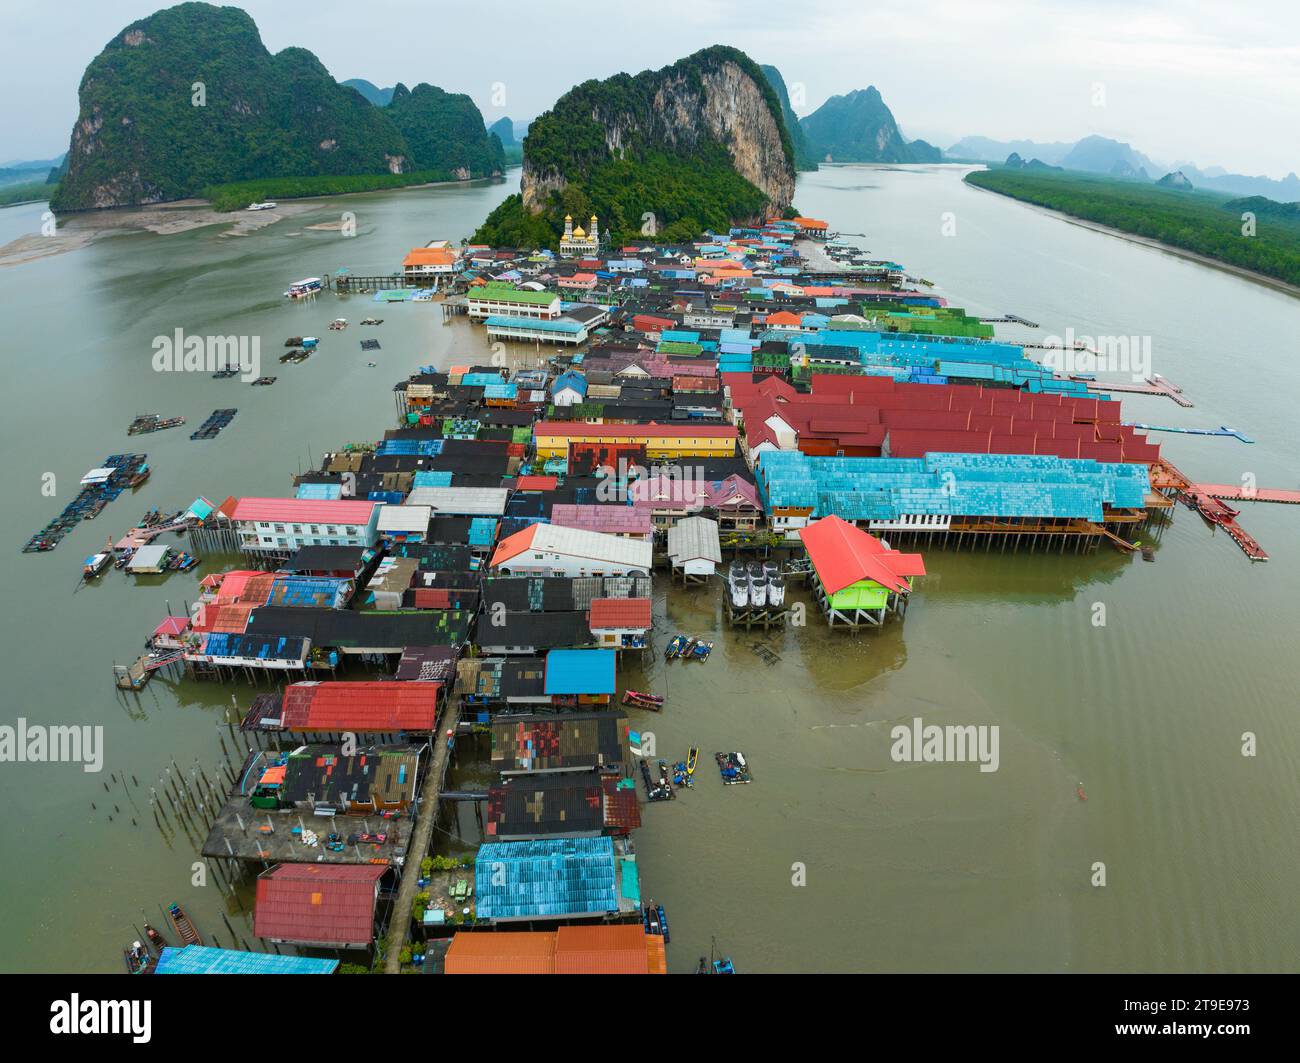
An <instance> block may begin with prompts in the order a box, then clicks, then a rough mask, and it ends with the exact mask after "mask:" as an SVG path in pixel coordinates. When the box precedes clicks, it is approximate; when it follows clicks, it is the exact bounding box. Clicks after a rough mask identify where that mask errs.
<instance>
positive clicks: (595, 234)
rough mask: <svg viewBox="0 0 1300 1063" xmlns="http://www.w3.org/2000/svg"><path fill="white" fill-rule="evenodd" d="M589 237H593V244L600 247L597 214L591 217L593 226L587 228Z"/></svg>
mask: <svg viewBox="0 0 1300 1063" xmlns="http://www.w3.org/2000/svg"><path fill="white" fill-rule="evenodd" d="M587 235H588V236H590V237H591V241H592V243H593V244H595V245H596V246H597V247H599V246H600V227H599V226H598V225H597V224H596V215H595V214H593V215H592V216H591V225H590V226H588V228H587Z"/></svg>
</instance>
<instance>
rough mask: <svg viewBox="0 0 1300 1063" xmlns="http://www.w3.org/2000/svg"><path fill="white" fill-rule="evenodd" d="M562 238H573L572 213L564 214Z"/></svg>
mask: <svg viewBox="0 0 1300 1063" xmlns="http://www.w3.org/2000/svg"><path fill="white" fill-rule="evenodd" d="M564 239H566V240H572V239H573V215H572V214H566V215H565V216H564Z"/></svg>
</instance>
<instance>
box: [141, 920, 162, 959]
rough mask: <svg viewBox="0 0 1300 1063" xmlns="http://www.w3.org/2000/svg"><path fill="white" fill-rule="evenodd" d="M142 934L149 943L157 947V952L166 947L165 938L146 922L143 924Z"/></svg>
mask: <svg viewBox="0 0 1300 1063" xmlns="http://www.w3.org/2000/svg"><path fill="white" fill-rule="evenodd" d="M144 936H145V938H146V940H147V941H148V943H149V945H150V946H152V947H153V948H155V949H157V950H158V951H159V952H162V950H163V949H165V948H166V947H167V939H166V938H165V937H163V936H162V935H161V934H160V933H158V931H157V930H155V929H154V928H153V927H152V926H151V925H150V924H148V923H145V924H144Z"/></svg>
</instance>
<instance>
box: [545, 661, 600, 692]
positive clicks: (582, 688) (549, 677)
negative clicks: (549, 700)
mask: <svg viewBox="0 0 1300 1063" xmlns="http://www.w3.org/2000/svg"><path fill="white" fill-rule="evenodd" d="M615 657H616V652H615V651H614V650H551V652H550V653H548V654H547V655H546V683H545V686H544V688H543V692H544V693H546V694H613V693H614V692H615V690H616V689H617V686H616V684H615V682H614V659H615Z"/></svg>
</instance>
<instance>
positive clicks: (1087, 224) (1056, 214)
mask: <svg viewBox="0 0 1300 1063" xmlns="http://www.w3.org/2000/svg"><path fill="white" fill-rule="evenodd" d="M962 184H963V185H965V186H966V187H967V188H973V189H975V190H976V191H977V192H986V193H988V194H989V195H991V196H998V197H999V198H1001V199H1006V200H1010V201H1011V202H1012V203H1018V204H1020V206H1022V207H1028V208H1029V209H1030V210H1036V211H1038V212H1039V213H1041V214H1047V215H1050V216H1051V217H1053V218H1057V219H1059V220H1060V221H1064V222H1068V223H1069V224H1071V225H1077V226H1078V227H1079V228H1081V229H1090V230H1091V231H1092V232H1095V233H1101V234H1102V235H1103V236H1114V237H1117V238H1119V239H1121V240H1126V241H1128V242H1129V243H1131V244H1137V245H1139V246H1141V247H1148V248H1151V249H1152V250H1154V251H1164V252H1166V253H1167V254H1170V255H1174V256H1175V257H1177V258H1182V259H1186V260H1187V261H1189V262H1196V263H1199V264H1200V265H1202V266H1209V267H1210V268H1211V269H1217V270H1219V271H1221V272H1223V273H1231V274H1232V275H1233V276H1236V277H1240V278H1241V279H1242V280H1246V281H1251V282H1253V283H1255V284H1259V285H1263V286H1264V287H1265V288H1272V289H1273V290H1274V291H1276V292H1280V293H1281V294H1283V295H1289V296H1291V297H1292V298H1293V299H1300V285H1296V284H1289V283H1288V282H1287V281H1284V280H1279V279H1278V278H1277V277H1270V276H1269V275H1268V274H1266V273H1259V272H1257V271H1255V270H1253V269H1247V268H1246V267H1245V266H1234V265H1233V264H1232V263H1231V262H1223V261H1221V260H1220V259H1217V258H1211V257H1210V256H1209V255H1203V254H1201V253H1200V252H1199V251H1188V250H1187V249H1186V248H1183V247H1175V246H1173V245H1172V244H1166V243H1163V242H1161V241H1160V240H1156V239H1154V238H1153V237H1150V236H1140V235H1138V234H1137V233H1126V232H1125V231H1124V230H1123V229H1116V228H1113V227H1112V226H1110V225H1103V224H1102V223H1101V222H1096V221H1089V220H1088V219H1087V218H1079V217H1076V216H1075V215H1073V214H1066V213H1065V212H1064V211H1061V210H1053V209H1052V208H1051V207H1044V206H1040V205H1039V204H1037V203H1030V202H1029V201H1028V200H1027V199H1019V198H1017V197H1016V196H1009V195H1007V194H1006V193H1005V192H997V191H995V190H994V189H992V188H984V187H982V186H980V185H973V184H971V183H969V182H968V181H966V180H965V179H963V180H962Z"/></svg>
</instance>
